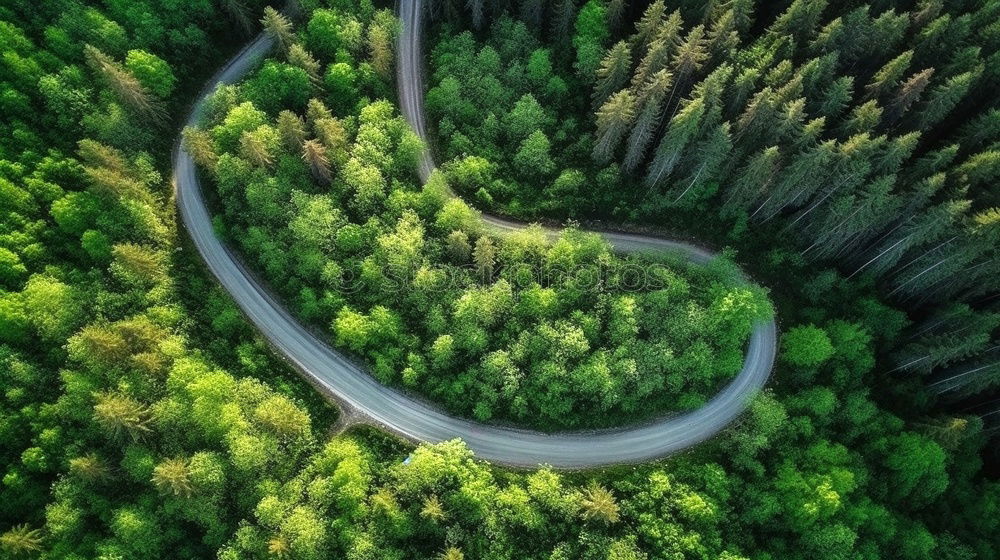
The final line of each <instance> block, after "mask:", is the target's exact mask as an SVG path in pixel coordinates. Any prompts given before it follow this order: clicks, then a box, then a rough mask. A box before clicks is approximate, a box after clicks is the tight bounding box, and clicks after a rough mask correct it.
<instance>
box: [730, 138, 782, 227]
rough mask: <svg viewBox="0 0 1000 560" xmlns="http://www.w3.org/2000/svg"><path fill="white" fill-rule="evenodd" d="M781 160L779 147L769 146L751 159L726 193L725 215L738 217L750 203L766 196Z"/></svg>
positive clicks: (738, 173)
mask: <svg viewBox="0 0 1000 560" xmlns="http://www.w3.org/2000/svg"><path fill="white" fill-rule="evenodd" d="M780 159H781V151H780V150H779V149H778V147H777V146H769V147H767V148H765V149H763V150H761V151H760V152H758V153H757V154H755V155H754V156H753V157H751V158H750V159H749V160H748V161H747V163H746V164H745V165H744V166H743V168H742V169H740V170H739V171H738V172H737V173H736V180H735V181H733V182H732V183H731V186H730V187H729V189H728V190H727V192H726V195H725V201H724V202H723V205H722V213H723V215H724V216H736V215H738V214H739V213H740V212H744V211H746V209H747V206H748V204H749V203H750V202H752V201H754V200H758V199H759V198H760V197H762V196H764V195H765V193H766V192H767V188H768V186H769V185H770V184H771V183H772V182H773V181H774V178H775V175H776V174H777V172H778V170H779V165H780Z"/></svg>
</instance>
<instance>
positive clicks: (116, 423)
mask: <svg viewBox="0 0 1000 560" xmlns="http://www.w3.org/2000/svg"><path fill="white" fill-rule="evenodd" d="M94 420H95V421H96V422H97V424H98V425H99V426H101V427H102V428H104V429H105V430H106V431H107V432H108V433H109V434H110V435H111V437H112V438H114V439H118V440H121V439H124V438H125V436H129V437H131V438H132V439H133V440H135V439H139V438H140V437H142V436H143V435H145V434H148V433H149V432H151V431H152V430H151V429H150V427H149V421H150V414H149V409H148V408H147V407H146V406H145V405H143V404H141V403H139V402H138V401H136V400H134V399H132V398H130V397H127V396H124V395H114V394H111V393H101V394H99V395H97V402H96V404H94Z"/></svg>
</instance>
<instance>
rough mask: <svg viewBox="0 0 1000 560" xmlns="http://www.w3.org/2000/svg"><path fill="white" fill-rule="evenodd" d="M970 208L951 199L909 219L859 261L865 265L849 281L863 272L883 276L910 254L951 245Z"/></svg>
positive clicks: (959, 201) (851, 275) (965, 202)
mask: <svg viewBox="0 0 1000 560" xmlns="http://www.w3.org/2000/svg"><path fill="white" fill-rule="evenodd" d="M968 208H969V202H968V201H964V200H950V201H946V202H943V203H941V204H939V205H937V206H934V207H931V208H929V209H927V210H925V211H923V212H921V213H919V214H917V215H915V216H910V217H908V218H907V219H905V220H904V221H903V222H902V223H900V224H899V225H898V226H896V227H894V228H892V230H890V231H889V232H888V233H887V234H885V235H883V236H882V238H881V239H879V240H878V241H877V242H875V243H874V244H873V245H872V246H871V247H869V248H868V250H867V251H866V252H865V254H864V255H863V256H862V257H861V259H859V260H861V261H863V262H861V263H860V264H859V266H858V267H857V268H856V269H855V270H854V272H852V273H851V274H850V275H849V276H848V278H851V277H853V276H855V275H857V274H860V273H862V272H864V273H866V274H870V275H872V276H874V277H876V278H878V277H881V276H883V275H884V274H886V273H887V272H889V271H890V270H892V269H894V268H896V265H897V264H898V263H899V262H900V261H902V260H903V259H904V258H905V257H906V256H907V255H911V254H912V255H913V256H916V255H919V254H920V253H921V252H923V251H925V250H927V249H928V248H930V247H934V246H936V245H937V244H938V243H944V244H948V243H951V242H952V241H953V239H950V237H951V236H950V235H949V232H951V231H952V226H953V224H955V223H956V221H957V220H959V219H960V218H961V216H962V215H963V214H964V213H965V212H966V211H967V210H968Z"/></svg>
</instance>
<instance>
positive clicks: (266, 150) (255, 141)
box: [240, 130, 274, 167]
mask: <svg viewBox="0 0 1000 560" xmlns="http://www.w3.org/2000/svg"><path fill="white" fill-rule="evenodd" d="M254 132H255V131H250V130H247V131H244V132H243V134H242V135H241V136H240V156H241V157H243V159H246V160H247V161H249V162H251V163H253V164H254V165H256V166H257V167H270V166H271V165H272V164H273V163H274V154H272V153H271V149H270V147H269V146H268V145H267V143H266V142H265V140H264V139H263V138H262V137H261V136H260V135H259V134H255V133H254Z"/></svg>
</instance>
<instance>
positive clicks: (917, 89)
mask: <svg viewBox="0 0 1000 560" xmlns="http://www.w3.org/2000/svg"><path fill="white" fill-rule="evenodd" d="M933 75H934V69H933V68H927V69H925V70H921V71H920V72H917V73H916V74H914V75H912V76H910V77H909V78H908V79H907V80H906V81H905V82H903V85H902V86H900V88H899V90H898V91H897V92H896V96H895V97H894V98H893V99H892V102H891V103H890V104H889V114H888V117H890V118H891V120H893V121H895V120H896V119H898V118H899V117H900V116H902V115H903V113H905V112H906V111H907V110H908V109H909V108H910V106H911V105H913V104H914V103H916V102H917V100H918V99H920V96H921V94H923V92H924V89H926V88H927V84H929V83H930V81H931V76H933Z"/></svg>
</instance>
